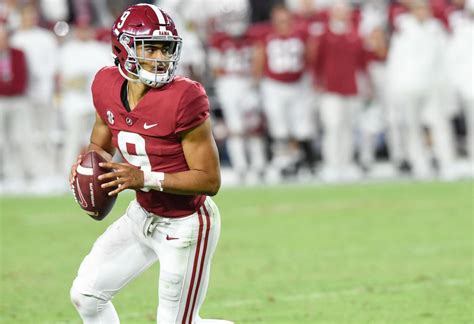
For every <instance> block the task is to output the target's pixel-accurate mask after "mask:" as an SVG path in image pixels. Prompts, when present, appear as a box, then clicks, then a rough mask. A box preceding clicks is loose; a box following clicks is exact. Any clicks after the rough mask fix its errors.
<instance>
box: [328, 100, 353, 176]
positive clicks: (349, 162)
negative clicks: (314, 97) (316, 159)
mask: <svg viewBox="0 0 474 324" xmlns="http://www.w3.org/2000/svg"><path fill="white" fill-rule="evenodd" d="M359 108H360V100H359V99H358V97H355V96H342V95H338V94H335V93H325V94H324V95H323V96H322V98H321V107H320V116H321V123H322V126H323V128H324V135H323V136H324V137H323V140H322V152H323V161H324V171H325V172H324V173H325V175H326V176H328V177H330V178H333V177H336V178H339V177H340V176H342V177H343V178H344V177H345V176H346V174H345V173H346V172H348V171H349V170H351V171H352V169H353V168H354V166H353V165H354V161H353V157H354V144H355V141H354V126H355V124H356V121H357V115H358V111H359Z"/></svg>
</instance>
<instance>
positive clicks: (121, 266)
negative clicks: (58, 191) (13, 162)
mask: <svg viewBox="0 0 474 324" xmlns="http://www.w3.org/2000/svg"><path fill="white" fill-rule="evenodd" d="M181 42H182V41H181V38H180V37H179V35H178V32H177V30H176V27H175V24H174V22H173V20H172V19H171V17H170V16H169V15H168V14H167V13H165V12H164V11H163V10H161V9H160V8H158V7H156V6H153V5H149V4H138V5H134V6H132V7H130V8H128V9H127V10H125V11H124V12H123V14H122V15H121V16H120V17H119V18H118V19H117V20H116V21H115V24H114V26H113V27H112V51H113V54H114V55H115V62H116V65H117V67H108V68H103V69H102V70H100V71H99V72H98V73H97V75H96V77H95V80H94V83H93V85H92V94H93V99H94V105H95V107H96V110H97V118H96V122H95V125H94V128H93V130H92V135H91V143H90V145H89V147H88V150H95V151H97V152H99V153H101V154H102V155H103V156H104V157H106V158H107V159H108V160H109V161H110V160H111V158H112V155H113V154H114V152H115V148H118V149H119V151H120V153H121V154H122V155H123V157H124V158H125V160H126V161H127V163H113V162H107V163H103V165H102V166H103V167H105V168H108V169H110V172H109V173H107V174H105V175H103V176H101V178H100V179H101V180H105V181H104V185H103V186H104V187H115V186H118V188H116V189H115V190H113V191H112V192H111V194H113V195H116V194H118V193H119V192H121V191H123V190H125V189H134V190H136V192H137V195H136V200H133V201H132V202H131V203H130V205H129V207H128V209H127V211H126V213H125V215H124V216H122V217H121V218H119V219H118V220H117V221H115V222H114V223H113V224H112V225H111V226H110V227H109V229H108V230H107V231H106V232H105V233H104V234H103V235H102V236H101V237H100V238H99V239H98V240H97V241H96V242H95V244H94V246H93V248H92V250H91V251H90V253H89V255H87V256H86V258H85V259H84V261H83V262H82V264H81V267H80V269H79V271H78V275H77V277H76V279H75V280H74V283H73V285H72V288H71V300H72V302H73V304H74V306H75V307H76V309H77V311H78V312H79V314H80V316H81V318H82V319H83V321H84V322H85V323H119V318H118V315H117V313H116V311H115V308H114V306H113V305H112V302H111V299H112V298H113V296H114V295H115V294H116V293H117V292H118V291H119V290H120V289H121V288H122V287H124V286H125V285H126V284H128V283H129V282H130V281H131V280H133V279H134V278H136V277H137V276H138V275H139V274H140V273H142V272H143V271H144V270H145V269H146V268H148V267H149V266H151V265H152V264H153V263H155V262H156V261H158V260H159V261H160V276H159V292H158V295H159V305H158V310H157V322H159V323H219V322H220V323H224V322H227V321H218V320H202V319H201V318H200V317H199V309H200V308H201V305H202V303H203V302H204V298H205V296H206V291H207V286H208V283H209V274H210V264H211V259H212V256H213V254H214V251H215V249H216V245H217V241H218V239H219V233H220V216H219V211H218V209H217V206H216V205H215V204H214V202H213V201H212V200H211V198H209V197H208V196H207V195H211V196H212V195H215V194H216V193H217V191H218V190H219V187H220V171H219V158H218V153H217V150H216V145H215V142H214V139H213V137H212V133H211V124H210V121H209V118H208V117H209V103H208V99H207V96H206V94H205V91H204V89H203V88H202V86H201V85H200V84H199V83H197V82H193V81H191V80H189V79H186V78H183V77H174V74H175V69H176V65H177V64H178V60H179V57H180V51H181ZM80 160H81V158H80V157H79V160H78V162H80ZM77 165H78V164H77V163H76V164H74V165H73V167H72V170H71V181H73V179H74V177H75V175H76V169H77ZM227 323H228V322H227Z"/></svg>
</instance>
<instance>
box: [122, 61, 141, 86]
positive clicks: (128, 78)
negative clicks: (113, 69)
mask: <svg viewBox="0 0 474 324" xmlns="http://www.w3.org/2000/svg"><path fill="white" fill-rule="evenodd" d="M117 67H118V70H119V72H120V75H121V76H123V77H124V78H125V79H127V80H128V81H130V82H140V79H132V78H131V77H129V76H128V75H127V74H126V73H125V72H123V70H122V66H121V65H120V64H119V65H117Z"/></svg>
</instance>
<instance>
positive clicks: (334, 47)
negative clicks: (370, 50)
mask: <svg viewBox="0 0 474 324" xmlns="http://www.w3.org/2000/svg"><path fill="white" fill-rule="evenodd" d="M317 42H318V46H317V53H316V61H315V66H314V73H315V80H316V81H317V83H318V85H320V86H322V87H323V88H324V90H325V91H327V92H334V93H337V94H340V95H344V96H353V95H356V94H357V91H358V90H357V80H356V73H357V71H358V70H365V68H366V58H367V55H366V52H365V50H364V47H363V44H362V40H361V39H360V37H359V36H358V34H357V32H356V30H355V29H353V30H352V31H350V32H347V33H344V34H335V33H333V32H332V31H331V30H330V29H329V28H327V29H326V31H325V32H324V33H323V34H322V35H321V36H320V37H319V38H318V39H317Z"/></svg>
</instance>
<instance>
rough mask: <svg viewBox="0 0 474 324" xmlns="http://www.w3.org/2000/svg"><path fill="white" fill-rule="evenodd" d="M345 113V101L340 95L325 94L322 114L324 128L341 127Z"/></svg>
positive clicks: (322, 100)
mask: <svg viewBox="0 0 474 324" xmlns="http://www.w3.org/2000/svg"><path fill="white" fill-rule="evenodd" d="M344 113H345V111H344V103H343V100H342V99H341V98H340V96H338V95H335V94H329V93H328V94H324V95H323V97H322V99H321V109H320V116H321V122H322V124H323V127H324V128H326V129H331V130H334V129H337V128H338V127H340V126H341V124H342V120H343V118H344Z"/></svg>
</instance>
